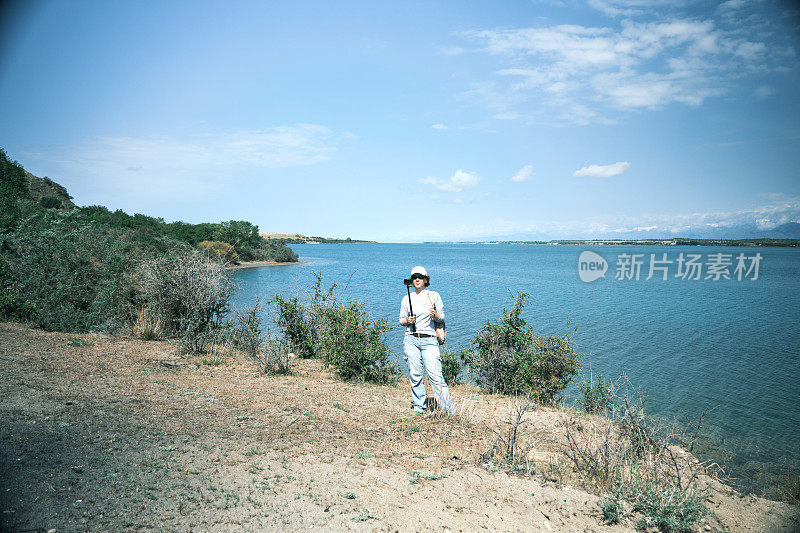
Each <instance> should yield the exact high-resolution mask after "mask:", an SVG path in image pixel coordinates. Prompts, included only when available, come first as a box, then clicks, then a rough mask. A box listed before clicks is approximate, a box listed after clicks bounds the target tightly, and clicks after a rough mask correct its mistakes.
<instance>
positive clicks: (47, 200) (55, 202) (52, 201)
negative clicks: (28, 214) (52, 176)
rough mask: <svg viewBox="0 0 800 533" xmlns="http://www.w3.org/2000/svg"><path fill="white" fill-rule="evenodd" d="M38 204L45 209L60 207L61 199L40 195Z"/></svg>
mask: <svg viewBox="0 0 800 533" xmlns="http://www.w3.org/2000/svg"><path fill="white" fill-rule="evenodd" d="M39 205H41V206H42V207H44V208H45V209H53V208H56V209H57V208H60V207H61V200H59V199H58V198H56V197H55V196H42V197H41V198H40V199H39Z"/></svg>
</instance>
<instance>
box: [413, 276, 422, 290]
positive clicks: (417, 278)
mask: <svg viewBox="0 0 800 533" xmlns="http://www.w3.org/2000/svg"><path fill="white" fill-rule="evenodd" d="M411 281H412V283H414V288H415V289H424V288H425V278H423V277H422V276H420V275H419V274H414V275H413V276H411Z"/></svg>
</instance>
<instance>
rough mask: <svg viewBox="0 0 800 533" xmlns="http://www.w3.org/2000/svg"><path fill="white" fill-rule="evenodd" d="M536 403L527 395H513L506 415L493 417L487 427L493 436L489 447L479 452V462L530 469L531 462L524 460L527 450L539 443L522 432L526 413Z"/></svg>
mask: <svg viewBox="0 0 800 533" xmlns="http://www.w3.org/2000/svg"><path fill="white" fill-rule="evenodd" d="M536 408H537V405H536V403H535V402H533V401H532V400H531V399H530V398H517V400H516V401H515V402H514V404H513V406H512V408H511V410H510V411H509V413H508V415H507V416H506V418H504V419H501V420H495V421H494V425H493V426H490V427H489V430H490V431H491V433H492V435H493V439H492V443H491V445H490V447H489V449H488V450H487V451H486V452H484V453H483V454H482V455H481V461H482V462H483V463H484V464H488V465H490V466H492V467H504V468H508V469H511V470H524V471H526V472H532V471H533V469H534V467H533V463H532V462H531V461H529V460H528V455H529V453H530V452H531V451H532V450H533V449H535V448H536V447H537V445H538V444H539V440H538V439H534V440H531V439H530V437H529V435H526V434H525V431H524V430H525V427H526V426H527V425H529V424H530V418H526V416H527V415H528V413H530V412H532V411H535V410H536Z"/></svg>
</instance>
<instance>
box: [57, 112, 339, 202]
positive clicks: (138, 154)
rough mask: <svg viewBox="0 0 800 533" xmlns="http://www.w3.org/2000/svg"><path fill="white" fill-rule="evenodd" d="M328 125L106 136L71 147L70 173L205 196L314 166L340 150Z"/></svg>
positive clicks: (106, 183) (142, 193)
mask: <svg viewBox="0 0 800 533" xmlns="http://www.w3.org/2000/svg"><path fill="white" fill-rule="evenodd" d="M332 135H333V134H332V132H331V130H329V129H328V128H327V127H325V126H320V125H315V124H299V125H295V126H278V127H273V128H264V129H260V130H239V131H230V132H209V133H203V134H196V135H190V136H186V137H175V136H168V135H152V136H144V137H100V138H96V139H94V140H92V141H90V142H88V143H87V144H85V145H83V146H76V147H71V148H69V149H68V150H66V152H67V153H68V154H69V155H67V156H62V157H58V158H59V159H61V160H62V161H63V164H64V166H65V171H66V172H67V173H69V174H74V175H76V176H81V177H82V181H83V182H84V183H85V184H86V186H87V187H91V188H96V189H105V190H108V191H109V192H110V193H111V192H114V191H116V192H118V193H124V194H129V195H131V196H135V197H141V198H147V197H152V195H153V191H155V190H157V191H158V195H159V199H160V200H169V199H172V198H183V197H189V196H193V197H203V196H207V195H209V194H212V193H213V192H214V191H217V190H219V189H220V188H221V187H223V186H224V184H225V183H227V182H230V181H232V180H238V179H243V178H255V179H257V178H258V177H259V176H261V175H263V170H264V169H270V168H282V167H294V166H305V165H313V164H315V163H319V162H321V161H325V160H327V159H329V158H330V156H331V153H332V152H334V151H335V149H336V148H335V147H334V146H333V145H332V143H331V140H332V139H331V138H332Z"/></svg>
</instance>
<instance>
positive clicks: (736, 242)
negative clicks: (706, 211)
mask: <svg viewBox="0 0 800 533" xmlns="http://www.w3.org/2000/svg"><path fill="white" fill-rule="evenodd" d="M422 244H525V245H548V246H555V245H561V246H751V247H777V248H785V247H791V248H797V247H800V239H767V238H764V239H685V238H680V239H637V240H621V239H620V240H604V239H591V240H557V241H441V242H433V241H426V242H423V243H422Z"/></svg>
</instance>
